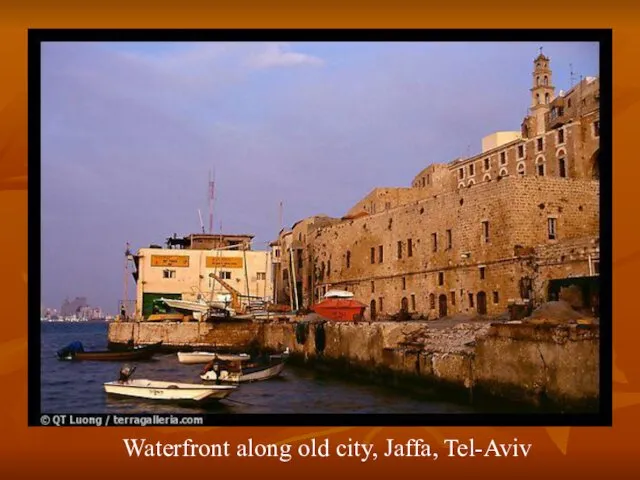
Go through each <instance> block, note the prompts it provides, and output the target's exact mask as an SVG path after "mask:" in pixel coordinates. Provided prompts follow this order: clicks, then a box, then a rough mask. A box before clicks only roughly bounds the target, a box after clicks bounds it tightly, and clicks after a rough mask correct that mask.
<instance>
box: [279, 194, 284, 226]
mask: <svg viewBox="0 0 640 480" xmlns="http://www.w3.org/2000/svg"><path fill="white" fill-rule="evenodd" d="M278 214H279V215H278V216H279V220H280V230H282V229H283V228H284V224H283V220H282V200H281V201H280V208H279V212H278Z"/></svg>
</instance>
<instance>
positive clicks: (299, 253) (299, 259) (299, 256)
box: [297, 248, 302, 268]
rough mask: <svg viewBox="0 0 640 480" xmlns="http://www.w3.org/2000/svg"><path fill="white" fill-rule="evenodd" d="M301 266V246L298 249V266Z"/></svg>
mask: <svg viewBox="0 0 640 480" xmlns="http://www.w3.org/2000/svg"><path fill="white" fill-rule="evenodd" d="M300 266H302V249H301V248H299V249H298V265H297V267H298V268H300Z"/></svg>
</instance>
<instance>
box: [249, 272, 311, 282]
mask: <svg viewBox="0 0 640 480" xmlns="http://www.w3.org/2000/svg"><path fill="white" fill-rule="evenodd" d="M256 278H257V279H258V280H266V279H267V272H258V273H256ZM309 284H311V282H309Z"/></svg>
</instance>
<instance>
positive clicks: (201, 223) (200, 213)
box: [198, 209, 205, 233]
mask: <svg viewBox="0 0 640 480" xmlns="http://www.w3.org/2000/svg"><path fill="white" fill-rule="evenodd" d="M198 216H199V217H200V228H201V229H202V233H205V232H204V222H203V221H202V212H201V211H200V209H198Z"/></svg>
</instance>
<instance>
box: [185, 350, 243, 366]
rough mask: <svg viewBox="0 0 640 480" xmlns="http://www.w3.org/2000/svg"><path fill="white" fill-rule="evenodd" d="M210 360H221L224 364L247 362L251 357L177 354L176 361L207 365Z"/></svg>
mask: <svg viewBox="0 0 640 480" xmlns="http://www.w3.org/2000/svg"><path fill="white" fill-rule="evenodd" d="M212 360H222V361H226V362H247V361H249V360H251V356H250V355H248V354H246V353H238V354H232V353H217V352H178V361H179V362H180V363H183V364H185V365H194V364H198V363H209V362H211V361H212Z"/></svg>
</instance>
